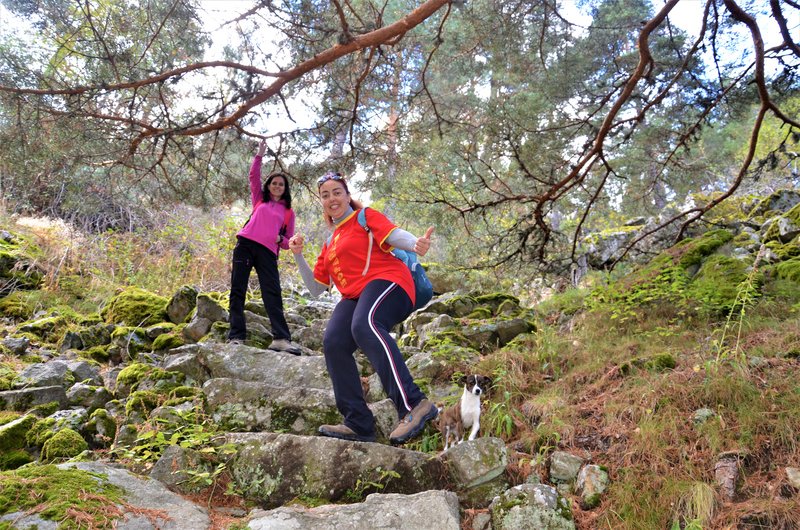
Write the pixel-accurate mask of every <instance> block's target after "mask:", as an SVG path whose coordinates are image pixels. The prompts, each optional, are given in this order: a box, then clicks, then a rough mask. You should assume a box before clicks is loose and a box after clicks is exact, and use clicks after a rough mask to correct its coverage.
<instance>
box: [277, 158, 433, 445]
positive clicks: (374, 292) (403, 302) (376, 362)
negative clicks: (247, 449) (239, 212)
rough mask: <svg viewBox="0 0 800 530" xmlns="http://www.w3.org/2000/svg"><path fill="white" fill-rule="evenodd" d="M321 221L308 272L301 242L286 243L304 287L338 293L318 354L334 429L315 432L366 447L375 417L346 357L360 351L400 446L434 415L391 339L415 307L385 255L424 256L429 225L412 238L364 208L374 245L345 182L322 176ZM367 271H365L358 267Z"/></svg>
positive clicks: (403, 272)
mask: <svg viewBox="0 0 800 530" xmlns="http://www.w3.org/2000/svg"><path fill="white" fill-rule="evenodd" d="M317 184H318V186H319V194H320V199H321V201H322V209H323V212H324V216H325V221H326V222H327V223H328V224H329V226H331V227H332V228H334V231H333V235H332V237H331V238H330V240H329V242H328V243H326V244H325V245H324V246H323V247H322V252H320V255H319V256H318V257H317V261H316V265H315V266H314V270H313V271H312V270H311V268H310V267H309V265H308V263H307V262H306V261H305V258H303V254H302V252H303V243H304V241H303V236H302V235H296V236H294V237H293V238H291V239H290V240H289V248H290V249H291V250H292V252H293V253H294V256H295V261H296V262H297V264H298V267H299V269H300V273H301V275H302V277H303V280H304V281H305V284H306V287H308V289H309V291H310V292H311V294H312V295H313V296H317V295H319V294H321V293H322V292H324V291H325V290H327V289H329V288H330V287H331V285H335V286H336V288H337V289H338V290H339V292H340V293H341V295H342V299H341V301H339V303H338V304H337V305H336V308H335V309H334V310H333V314H332V315H331V319H330V321H329V322H328V325H327V327H326V329H325V336H324V339H323V351H324V354H325V362H326V364H327V367H328V373H329V374H330V376H331V379H332V381H333V392H334V395H335V396H336V406H337V408H338V409H339V412H341V414H342V416H344V423H343V424H341V425H323V426H321V427H320V428H319V432H320V434H322V435H324V436H331V437H334V438H341V439H345V440H355V441H364V442H372V441H375V419H374V417H373V415H372V411H370V409H369V407H367V402H366V399H365V397H364V393H363V390H362V388H361V381H360V377H359V373H358V367H357V365H356V361H355V358H354V357H353V354H354V353H355V351H356V349H357V348H358V349H361V351H362V352H364V354H365V355H366V356H367V358H368V359H369V362H370V363H371V364H372V367H373V368H374V369H375V372H377V374H378V377H380V380H381V384H382V385H383V388H384V390H385V391H386V394H387V395H388V396H389V398H391V399H392V401H393V402H394V404H395V407H396V408H397V413H398V417H399V418H402V419H401V420H400V423H399V424H398V426H397V427H396V428H395V429H394V430H393V431H392V433H391V434H390V435H389V441H390V442H391V443H394V444H401V443H405V442H407V441H409V440H410V439H412V438H414V437H415V436H417V435H419V434H420V433H421V432H422V430H423V429H424V428H425V424H426V422H428V421H430V420H432V419H434V418H435V417H436V416H437V414H438V410H437V408H436V406H435V405H434V404H433V403H431V402H430V401H429V400H428V399H427V398H426V397H425V394H423V392H422V391H421V390H420V389H419V387H418V386H417V385H416V383H414V379H413V378H412V377H411V374H410V372H409V371H408V367H407V366H406V363H405V360H404V359H403V355H402V354H401V353H400V349H399V348H398V346H397V342H396V341H395V340H394V338H392V336H391V335H390V330H391V329H392V327H394V325H395V324H397V323H399V322H402V321H403V320H405V319H406V318H407V317H408V315H410V314H411V311H412V310H413V308H414V302H415V300H414V298H415V291H414V280H413V279H412V278H411V273H410V271H409V270H408V267H406V265H405V264H404V263H403V262H402V261H400V260H399V259H397V258H395V257H394V256H393V255H391V254H390V253H389V251H390V250H391V249H392V248H394V247H396V248H401V249H403V250H408V251H413V252H416V253H417V254H419V255H420V256H424V255H425V253H426V252H427V251H428V249H429V248H430V244H431V240H430V238H431V234H432V233H433V227H431V228H429V229H428V231H427V232H426V234H425V236H423V237H420V238H417V237H414V236H413V235H411V234H410V233H408V232H406V231H405V230H402V229H400V228H398V227H397V226H395V225H394V224H393V223H392V222H391V221H390V220H389V219H387V218H386V216H384V215H383V214H382V213H380V212H378V211H376V210H372V209H367V210H366V212H365V213H366V219H367V226H368V227H369V229H370V230H371V232H372V236H373V237H374V241H375V242H376V243H377V244H375V245H372V246H370V244H369V234H368V233H367V232H366V231H365V230H364V228H362V226H361V225H360V224H359V223H358V220H357V219H356V216H357V210H359V209H360V208H361V207H362V206H361V204H360V203H359V202H358V201H356V200H355V199H353V198H352V197H351V196H350V190H349V189H348V187H347V182H346V180H345V178H344V177H343V176H342V175H341V174H339V173H334V172H328V173H326V174H325V175H323V176H322V177H320V179H319V180H318V181H317ZM365 265H366V266H365Z"/></svg>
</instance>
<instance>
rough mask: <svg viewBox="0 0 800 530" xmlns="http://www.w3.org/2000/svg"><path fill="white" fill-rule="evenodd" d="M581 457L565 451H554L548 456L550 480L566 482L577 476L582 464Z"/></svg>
mask: <svg viewBox="0 0 800 530" xmlns="http://www.w3.org/2000/svg"><path fill="white" fill-rule="evenodd" d="M583 462H584V460H583V458H581V457H579V456H576V455H573V454H570V453H566V452H564V451H555V452H553V454H552V455H551V457H550V480H552V481H553V482H560V483H562V484H567V483H570V482H573V481H574V480H575V479H576V478H578V471H580V469H581V466H582V465H583Z"/></svg>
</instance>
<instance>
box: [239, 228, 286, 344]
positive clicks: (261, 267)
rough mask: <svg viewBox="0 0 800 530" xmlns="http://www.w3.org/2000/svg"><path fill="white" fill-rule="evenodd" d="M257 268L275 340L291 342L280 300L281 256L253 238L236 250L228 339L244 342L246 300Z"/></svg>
mask: <svg viewBox="0 0 800 530" xmlns="http://www.w3.org/2000/svg"><path fill="white" fill-rule="evenodd" d="M253 267H255V269H256V275H258V285H259V287H260V288H261V299H262V300H263V301H264V308H265V309H266V310H267V315H268V316H269V322H270V324H271V325H272V335H273V338H274V339H276V340H277V339H286V340H292V338H291V334H290V333H289V325H288V324H287V323H286V317H285V316H284V315H283V299H282V298H281V278H280V276H279V275H278V257H277V256H276V255H275V254H273V253H272V251H271V250H269V249H268V248H267V247H265V246H264V245H262V244H260V243H256V242H255V241H251V240H250V239H246V238H244V237H239V238H238V241H237V243H236V247H234V249H233V269H232V270H231V295H230V321H231V329H230V332H229V333H228V338H229V339H231V340H234V339H239V340H244V339H245V338H246V336H247V326H246V324H245V320H244V301H245V296H246V295H247V284H248V282H249V281H250V271H251V270H252V269H253Z"/></svg>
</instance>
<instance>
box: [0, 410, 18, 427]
mask: <svg viewBox="0 0 800 530" xmlns="http://www.w3.org/2000/svg"><path fill="white" fill-rule="evenodd" d="M21 416H22V414H20V413H19V412H14V411H13V410H0V426H1V425H5V424H6V423H11V422H12V421H14V420H16V419H17V418H20V417H21Z"/></svg>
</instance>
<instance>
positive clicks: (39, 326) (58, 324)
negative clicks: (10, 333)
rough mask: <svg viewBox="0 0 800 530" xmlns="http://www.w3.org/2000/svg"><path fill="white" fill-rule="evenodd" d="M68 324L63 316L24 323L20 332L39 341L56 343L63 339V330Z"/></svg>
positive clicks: (20, 327)
mask: <svg viewBox="0 0 800 530" xmlns="http://www.w3.org/2000/svg"><path fill="white" fill-rule="evenodd" d="M67 324H68V321H67V320H66V319H65V318H64V317H62V316H50V317H46V318H40V319H37V320H33V321H28V322H23V323H22V324H20V326H19V331H21V332H22V333H26V334H29V336H33V337H34V338H35V340H37V341H45V342H50V343H55V342H56V341H57V340H58V339H59V338H60V337H61V330H62V329H63V328H64V327H65V326H66V325H67Z"/></svg>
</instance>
